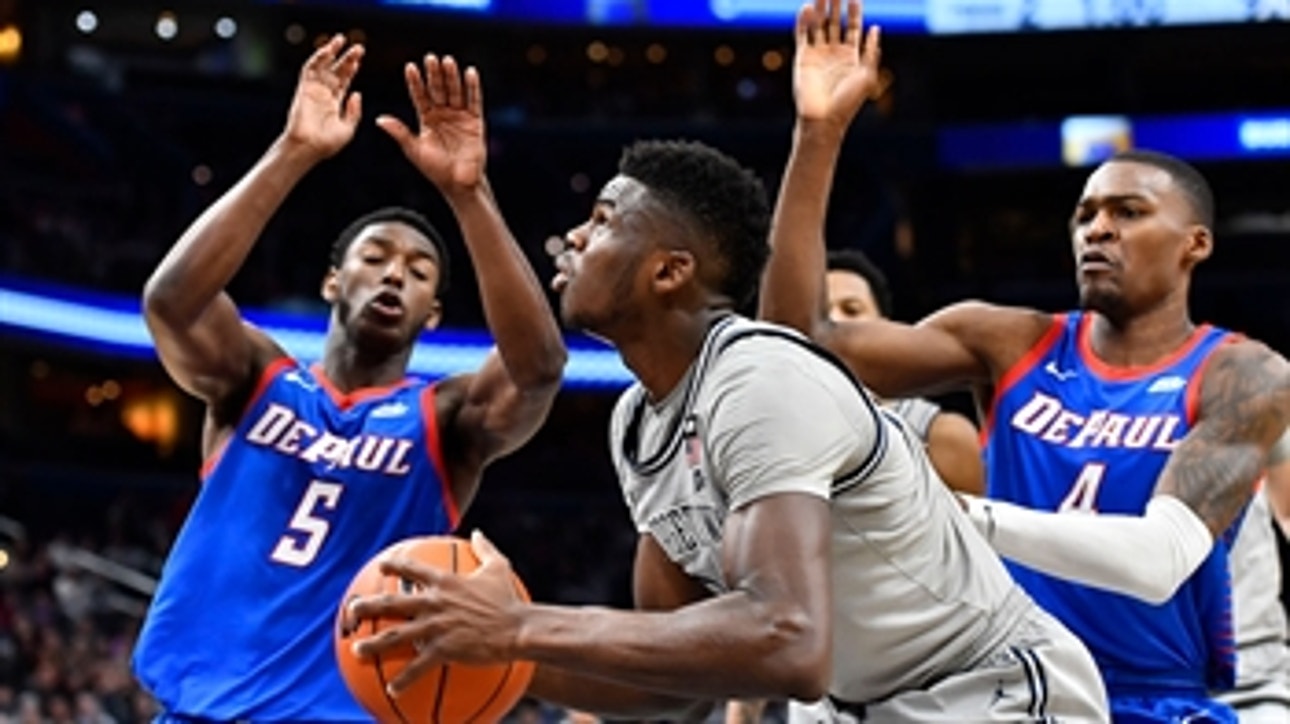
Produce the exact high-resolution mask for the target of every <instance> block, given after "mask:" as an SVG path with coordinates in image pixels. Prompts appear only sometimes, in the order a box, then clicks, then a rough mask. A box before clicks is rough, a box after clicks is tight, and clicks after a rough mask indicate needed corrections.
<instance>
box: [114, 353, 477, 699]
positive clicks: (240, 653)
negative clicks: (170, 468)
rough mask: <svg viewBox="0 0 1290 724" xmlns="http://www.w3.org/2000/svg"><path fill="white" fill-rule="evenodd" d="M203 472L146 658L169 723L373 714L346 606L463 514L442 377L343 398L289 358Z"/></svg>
mask: <svg viewBox="0 0 1290 724" xmlns="http://www.w3.org/2000/svg"><path fill="white" fill-rule="evenodd" d="M203 472H204V478H205V484H204V485H203V486H202V489H201V491H200V493H199V494H198V496H197V500H196V502H195V503H194V504H193V508H192V511H191V512H190V513H189V516H188V519H187V521H186V522H185V523H184V526H183V529H182V530H180V532H179V537H178V538H177V539H176V541H175V543H174V547H173V549H172V550H171V552H170V557H169V559H168V560H167V561H166V565H165V568H164V569H163V571H162V575H161V585H160V587H159V588H158V590H157V593H156V596H155V598H154V599H153V602H152V606H151V608H150V610H149V611H148V616H147V619H146V621H145V622H144V626H143V631H142V633H141V634H140V638H139V642H138V646H137V648H136V649H135V652H134V668H135V672H136V674H137V675H138V677H139V679H140V681H141V682H142V683H143V684H144V686H145V687H147V689H148V690H149V691H151V692H152V693H153V695H155V696H156V697H157V699H158V700H159V701H160V702H161V705H162V707H163V708H164V709H165V711H166V714H164V715H163V716H162V720H163V721H165V720H175V721H182V720H186V719H189V718H200V719H208V720H222V721H229V720H234V719H238V720H249V721H279V722H281V721H296V722H299V721H310V722H326V721H363V720H370V716H368V715H367V714H366V713H365V712H364V711H363V710H362V709H361V708H360V707H359V706H358V704H357V703H356V702H355V701H354V699H353V698H352V697H351V696H350V695H349V692H348V690H347V689H346V687H345V684H344V683H343V681H342V680H341V677H340V674H339V672H338V670H337V666H336V661H335V654H334V653H333V644H332V639H333V627H334V626H335V621H336V611H337V608H338V605H339V604H340V600H341V597H342V596H343V595H344V592H345V589H346V587H347V586H348V585H349V582H350V580H351V579H352V578H353V576H354V574H355V573H357V571H358V570H359V568H361V567H362V566H363V564H364V563H366V562H367V560H368V559H370V558H371V557H372V556H374V555H375V554H376V553H378V552H379V551H381V550H382V549H383V548H385V547H386V546H388V545H390V544H391V543H394V542H395V541H398V540H401V539H403V538H406V537H409V536H416V535H428V534H438V533H447V532H449V531H451V530H452V529H453V527H454V526H455V524H456V522H457V509H456V507H455V505H454V503H453V501H452V498H451V496H450V494H449V491H448V489H447V486H446V480H447V478H446V477H445V474H444V470H443V464H442V460H441V458H440V451H439V434H438V430H437V427H436V422H435V405H434V387H433V386H431V385H428V384H426V383H424V382H420V381H416V380H411V379H409V380H405V381H404V382H403V383H401V384H399V385H395V386H392V387H389V388H380V389H366V390H357V391H355V392H352V393H350V394H349V395H343V394H341V393H339V392H337V391H336V390H335V389H334V388H333V387H332V386H331V385H330V383H329V382H328V381H327V379H326V378H325V377H324V376H323V374H322V372H321V369H320V368H314V369H312V370H311V369H308V368H305V367H302V366H299V365H297V364H296V363H294V362H293V361H290V360H286V359H282V360H278V361H277V362H275V363H273V364H271V365H270V366H269V368H268V369H266V370H265V372H264V374H263V375H262V377H261V380H260V382H259V385H258V388H257V390H256V391H255V393H254V396H253V397H252V400H251V402H250V403H249V404H248V405H247V408H246V412H245V413H244V414H243V416H242V419H241V420H239V422H238V425H237V428H236V430H235V431H234V432H233V434H232V436H231V437H230V439H229V441H228V443H227V444H226V446H225V447H224V449H223V450H222V451H221V452H220V453H218V454H217V455H216V456H213V457H212V459H211V460H209V461H208V462H207V465H206V466H205V468H204V471H203Z"/></svg>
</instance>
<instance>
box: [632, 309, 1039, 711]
mask: <svg viewBox="0 0 1290 724" xmlns="http://www.w3.org/2000/svg"><path fill="white" fill-rule="evenodd" d="M610 432H611V436H610V440H611V447H612V454H613V459H614V464H615V467H616V469H617V472H618V475H619V480H620V482H621V484H622V488H623V494H624V497H625V498H626V500H627V503H628V507H629V508H630V510H631V514H632V517H633V519H634V521H635V523H636V526H637V529H638V530H639V531H640V532H641V533H643V534H649V535H651V536H653V537H654V538H655V539H656V540H657V541H658V543H659V545H660V546H661V547H662V548H663V550H664V551H666V553H667V555H668V556H669V557H670V558H671V559H672V560H673V561H674V562H675V563H676V564H677V565H678V566H680V567H681V568H683V569H684V570H685V571H686V572H687V573H688V574H689V575H690V576H693V577H694V578H696V579H697V580H700V581H702V582H703V583H704V584H705V585H706V586H707V588H708V589H709V590H710V591H712V592H713V593H721V592H724V591H726V590H728V582H727V581H726V579H725V576H724V575H723V571H722V566H721V545H722V532H723V529H724V523H725V519H726V517H727V515H729V514H730V513H731V512H732V511H737V510H739V509H741V508H743V507H744V506H747V505H749V504H750V503H752V502H754V501H756V500H757V499H759V498H762V497H765V496H769V495H772V494H779V493H798V494H803V495H813V496H817V497H820V498H825V499H828V500H830V501H831V506H832V537H833V566H832V571H833V583H834V611H833V631H834V643H833V656H834V661H833V680H832V683H831V686H830V693H831V694H832V695H833V696H836V697H838V698H840V699H845V700H849V701H855V702H865V701H874V700H878V699H882V698H884V697H886V696H889V695H891V694H892V693H894V692H897V691H902V690H907V689H915V688H920V687H923V686H926V685H928V684H930V683H931V682H934V681H936V680H938V679H940V678H942V677H945V676H947V675H949V674H951V673H953V672H955V671H958V670H960V669H962V668H964V667H967V666H968V665H970V663H972V662H974V661H976V660H977V659H978V658H980V657H981V656H983V655H984V654H985V653H986V652H988V651H990V650H991V649H992V648H993V647H994V646H995V645H996V644H998V643H999V642H1000V641H1001V640H1002V639H1003V638H1004V637H1005V636H1006V635H1007V633H1008V630H1009V628H1010V627H1012V626H1014V625H1015V623H1016V621H1017V619H1018V617H1019V615H1020V614H1023V613H1024V612H1025V611H1027V610H1029V609H1032V608H1034V604H1033V603H1032V602H1030V600H1029V599H1028V598H1026V597H1025V595H1024V594H1022V593H1021V592H1020V590H1019V589H1018V588H1017V587H1016V586H1015V584H1014V583H1013V581H1012V579H1011V578H1010V577H1009V576H1008V574H1007V572H1006V570H1005V569H1004V567H1003V565H1002V563H1000V561H999V559H998V558H997V557H996V556H995V554H994V553H993V552H992V551H991V550H990V548H989V547H988V545H987V544H986V542H985V540H984V539H983V538H981V537H980V536H979V535H978V533H977V532H976V530H975V529H974V528H973V527H972V524H971V523H970V522H969V521H968V519H967V517H966V516H965V515H963V514H962V512H961V510H960V509H959V507H958V503H957V501H955V500H954V499H953V497H952V496H951V494H950V493H949V492H948V491H947V490H946V489H945V487H944V485H943V484H942V483H941V482H940V480H939V479H938V478H937V477H936V475H935V473H934V472H932V468H931V463H930V462H929V461H928V459H927V457H926V454H925V453H924V452H923V444H922V441H921V440H919V439H918V438H917V436H916V435H914V434H913V433H912V432H911V431H910V429H909V428H908V426H907V425H906V424H905V423H903V422H902V421H901V420H900V418H899V417H898V416H896V415H894V414H892V413H890V412H888V411H885V410H883V409H882V408H880V407H878V406H877V405H875V404H874V402H873V400H872V398H871V396H870V395H869V394H868V393H867V392H865V391H864V390H863V389H862V388H860V386H859V385H858V383H857V382H855V381H854V380H853V378H852V377H851V376H850V375H849V374H848V373H846V372H845V370H844V368H842V367H841V365H840V364H838V363H835V362H834V361H832V360H831V358H829V357H828V356H827V354H826V353H824V352H822V351H820V350H818V349H817V348H815V347H813V346H812V345H810V344H809V343H808V342H806V341H805V339H804V338H803V337H801V336H800V335H797V334H796V333H795V332H792V331H790V330H787V329H785V328H782V327H778V326H774V325H768V324H761V323H756V322H751V321H749V320H746V319H743V318H740V317H735V316H731V317H727V318H725V319H723V320H721V321H719V322H718V323H716V324H715V325H714V326H713V329H712V331H711V332H710V333H709V335H708V338H707V340H706V341H705V343H704V345H703V348H702V350H701V352H700V353H699V355H698V357H697V358H696V361H695V362H694V364H693V365H692V367H691V369H690V370H689V371H688V372H687V374H686V376H685V377H684V378H683V379H682V381H681V382H680V383H679V384H678V385H677V386H676V389H675V390H673V391H672V392H671V393H670V394H669V395H668V396H667V397H666V398H665V399H663V400H660V401H656V402H651V401H650V400H649V399H648V397H647V395H646V393H645V390H644V389H643V388H642V387H641V386H640V385H634V386H633V387H631V388H629V389H628V390H627V391H626V392H625V393H623V396H622V397H621V398H620V399H619V401H618V404H617V406H616V408H615V410H614V415H613V419H612V422H611V430H610Z"/></svg>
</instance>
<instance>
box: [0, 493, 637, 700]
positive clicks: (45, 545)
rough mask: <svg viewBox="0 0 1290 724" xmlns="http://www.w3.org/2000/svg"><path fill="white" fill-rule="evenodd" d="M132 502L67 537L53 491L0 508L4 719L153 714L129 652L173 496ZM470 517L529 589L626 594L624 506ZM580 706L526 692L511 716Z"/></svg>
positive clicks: (536, 508)
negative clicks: (46, 499)
mask: <svg viewBox="0 0 1290 724" xmlns="http://www.w3.org/2000/svg"><path fill="white" fill-rule="evenodd" d="M495 497H498V498H500V497H502V496H495ZM133 501H134V499H133V498H130V499H126V498H121V499H117V500H115V501H113V502H112V503H110V504H108V505H107V506H106V508H105V509H104V510H105V512H106V515H104V516H102V520H103V525H100V526H97V527H95V526H83V525H78V526H77V527H76V533H75V536H74V537H73V536H72V534H70V533H69V532H67V531H66V530H61V529H60V528H59V527H58V525H57V520H58V511H59V507H58V505H57V503H55V502H52V501H50V505H49V508H48V514H47V516H45V517H46V518H47V520H41V521H36V525H34V526H24V525H22V524H21V523H19V522H18V521H14V520H9V519H5V518H0V523H4V524H5V525H0V562H3V566H0V724H144V723H145V722H150V721H151V720H152V717H153V716H155V714H156V713H157V711H158V710H157V706H156V703H155V702H154V701H153V700H152V698H151V697H150V696H149V695H148V694H147V692H146V691H144V690H143V689H141V688H140V686H139V685H138V683H137V682H136V681H135V679H134V677H133V675H132V674H131V671H130V654H131V650H132V648H133V645H134V640H135V635H136V633H137V631H138V627H139V625H140V623H141V620H142V618H141V617H142V614H143V612H144V611H145V608H146V605H147V595H146V592H145V591H141V590H139V588H145V587H146V586H145V585H144V584H143V583H140V582H139V581H143V582H144V583H146V581H147V580H148V579H155V577H156V576H157V575H158V574H159V573H160V570H161V564H162V562H163V560H164V555H165V551H166V548H167V546H168V543H169V541H170V539H171V538H172V537H173V535H174V533H175V532H176V531H177V528H176V527H175V523H174V522H173V521H172V520H171V517H172V516H169V515H166V514H158V513H157V511H158V510H162V511H164V510H166V509H167V508H168V507H170V506H169V504H167V505H164V506H158V505H157V502H158V501H155V500H146V501H141V502H133ZM23 522H24V523H25V522H27V521H23ZM78 522H82V521H78ZM82 523H83V522H82ZM47 524H52V527H51V526H50V525H47ZM470 527H479V528H481V529H483V530H486V531H488V532H489V534H490V536H491V537H492V538H493V539H494V541H495V542H496V543H497V544H498V545H499V546H500V547H501V548H502V549H503V550H504V551H507V552H508V553H509V555H510V556H511V558H512V561H513V564H514V566H515V568H516V570H517V572H518V573H519V575H520V576H521V577H522V578H523V579H524V580H525V582H526V584H527V585H528V587H529V589H530V591H531V593H532V594H533V595H534V597H535V598H538V599H540V600H546V601H558V602H562V603H585V604H614V605H625V604H626V603H627V596H628V591H629V589H628V584H627V581H628V567H629V565H630V561H631V555H632V546H633V544H634V535H633V532H632V530H631V526H630V524H629V523H628V522H627V520H626V513H625V511H624V510H623V509H622V508H621V507H608V508H601V507H598V506H592V507H586V506H577V505H575V504H573V503H572V502H566V503H561V502H560V500H559V498H556V499H554V501H547V502H545V503H543V502H537V503H533V502H532V501H528V500H526V501H524V503H523V504H518V503H516V502H514V501H512V502H510V503H501V502H498V503H492V502H489V501H484V502H483V503H482V504H481V505H480V506H478V507H477V508H475V509H474V510H472V511H471V514H470V517H469V518H468V520H467V521H466V522H465V524H464V526H463V529H464V530H468V529H469V528H470ZM580 716H582V715H580V714H576V713H571V712H565V711H563V710H560V709H558V708H555V707H551V706H548V705H545V704H539V703H538V702H536V701H525V702H522V703H521V705H520V706H517V707H516V709H515V711H514V712H513V713H512V715H511V716H510V717H509V718H508V719H509V720H511V721H515V722H526V723H532V724H536V723H541V724H557V723H558V722H563V721H581V722H586V721H588V719H586V718H582V719H579V718H578V717H580ZM590 721H594V719H591V720H590Z"/></svg>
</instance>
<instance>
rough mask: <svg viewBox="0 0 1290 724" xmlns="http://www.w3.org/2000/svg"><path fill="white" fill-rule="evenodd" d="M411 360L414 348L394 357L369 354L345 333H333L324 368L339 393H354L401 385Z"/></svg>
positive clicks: (327, 344) (399, 352)
mask: <svg viewBox="0 0 1290 724" xmlns="http://www.w3.org/2000/svg"><path fill="white" fill-rule="evenodd" d="M411 358H412V346H411V345H409V346H407V347H405V348H403V349H401V350H398V351H396V352H394V353H392V354H378V353H373V352H366V351H364V350H362V349H361V348H359V346H358V345H356V344H354V343H353V341H352V340H350V339H348V338H346V337H345V335H344V333H343V332H339V331H337V330H333V331H332V332H331V333H330V334H328V335H327V342H326V347H325V349H324V350H323V358H322V368H323V373H324V374H326V375H327V379H329V380H331V383H332V385H334V386H335V387H336V389H337V390H339V391H340V392H343V393H350V392H353V391H354V390H359V389H363V388H365V387H385V386H387V385H392V384H394V383H396V382H399V381H400V380H402V379H403V378H404V377H405V376H406V375H407V373H408V360H410V359H411Z"/></svg>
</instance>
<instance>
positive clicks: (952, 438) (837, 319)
mask: <svg viewBox="0 0 1290 724" xmlns="http://www.w3.org/2000/svg"><path fill="white" fill-rule="evenodd" d="M827 264H828V274H827V276H826V278H825V286H826V287H827V293H828V303H829V311H828V314H829V318H830V319H831V320H832V321H833V323H834V324H847V323H848V322H850V321H852V320H863V319H888V318H890V317H891V313H892V301H891V296H892V295H891V287H890V286H888V284H887V276H886V275H885V274H883V273H882V270H881V269H879V268H878V267H877V266H875V265H874V263H873V262H872V261H871V260H870V259H869V257H868V256H866V255H865V254H864V252H862V251H859V250H856V249H845V250H836V251H830V252H829V254H828V259H827ZM883 404H884V405H885V406H886V407H887V408H888V409H890V410H891V411H892V412H895V413H896V414H898V415H900V416H901V417H903V418H904V419H905V421H906V422H908V423H909V425H910V427H912V428H913V429H914V432H916V433H917V434H918V437H919V438H921V439H922V440H923V442H924V443H925V444H926V445H927V455H928V457H930V458H931V459H932V465H933V466H934V467H935V468H936V473H937V474H938V475H940V476H941V480H944V481H945V484H946V485H949V486H950V487H951V488H953V489H954V490H957V491H959V492H962V493H973V494H976V495H980V494H981V493H982V492H983V491H984V490H985V471H984V470H983V469H982V466H981V443H980V439H979V434H978V432H977V429H976V425H974V424H972V421H971V420H969V419H967V418H966V417H964V416H963V415H960V414H959V413H957V412H951V411H949V410H945V409H942V408H941V406H940V405H937V404H936V403H934V402H931V401H930V400H927V399H926V398H922V397H904V398H899V399H893V400H883Z"/></svg>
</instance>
